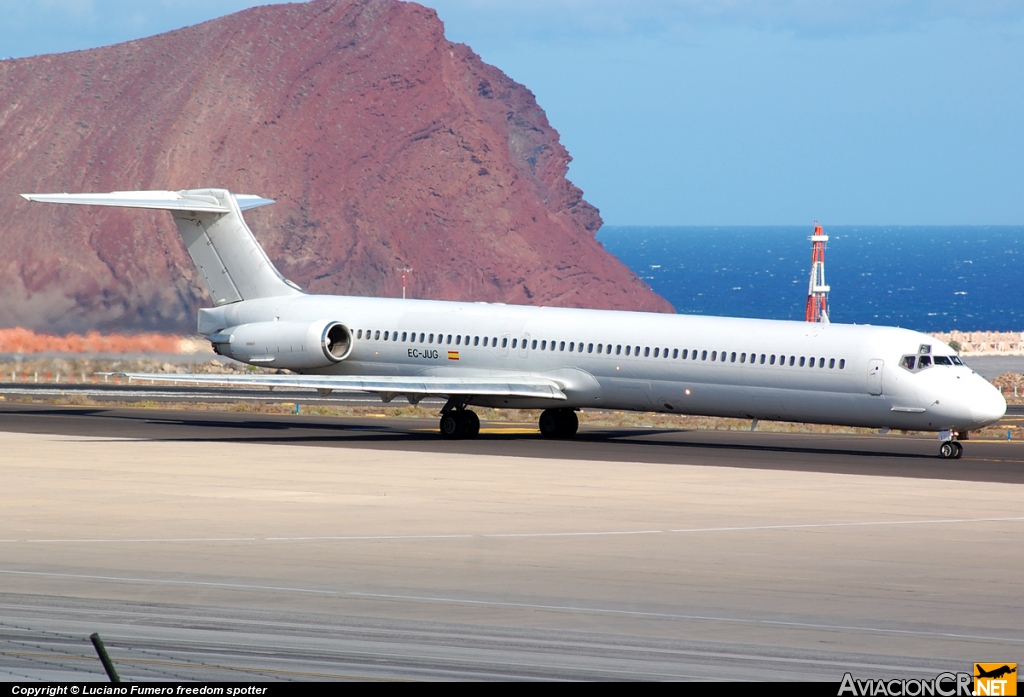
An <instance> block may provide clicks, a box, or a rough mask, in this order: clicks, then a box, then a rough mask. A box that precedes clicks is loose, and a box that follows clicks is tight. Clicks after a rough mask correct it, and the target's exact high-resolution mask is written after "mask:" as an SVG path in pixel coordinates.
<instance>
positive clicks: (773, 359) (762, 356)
mask: <svg viewBox="0 0 1024 697" xmlns="http://www.w3.org/2000/svg"><path fill="white" fill-rule="evenodd" d="M764 359H765V355H764V354H763V353H762V354H761V365H764ZM772 363H775V356H772Z"/></svg>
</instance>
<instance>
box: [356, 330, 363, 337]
mask: <svg viewBox="0 0 1024 697" xmlns="http://www.w3.org/2000/svg"><path fill="white" fill-rule="evenodd" d="M356 338H357V339H362V338H363V330H362V329H360V330H359V331H357V332H356Z"/></svg>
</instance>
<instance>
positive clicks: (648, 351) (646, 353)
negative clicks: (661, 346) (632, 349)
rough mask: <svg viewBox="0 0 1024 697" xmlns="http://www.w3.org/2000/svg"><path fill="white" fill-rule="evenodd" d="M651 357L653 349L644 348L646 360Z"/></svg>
mask: <svg viewBox="0 0 1024 697" xmlns="http://www.w3.org/2000/svg"><path fill="white" fill-rule="evenodd" d="M650 355H651V347H650V346H645V347H644V358H647V357H648V356H650Z"/></svg>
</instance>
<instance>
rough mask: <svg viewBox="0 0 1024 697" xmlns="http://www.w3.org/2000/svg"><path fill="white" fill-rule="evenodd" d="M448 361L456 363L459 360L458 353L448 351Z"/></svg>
mask: <svg viewBox="0 0 1024 697" xmlns="http://www.w3.org/2000/svg"><path fill="white" fill-rule="evenodd" d="M448 360H450V361H457V360H459V352H458V351H449V352H448Z"/></svg>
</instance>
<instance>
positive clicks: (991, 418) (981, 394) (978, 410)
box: [971, 383, 1006, 427]
mask: <svg viewBox="0 0 1024 697" xmlns="http://www.w3.org/2000/svg"><path fill="white" fill-rule="evenodd" d="M979 387H980V388H981V389H979V390H977V391H976V392H975V394H973V395H972V396H971V397H972V398H971V417H972V418H973V419H974V421H976V422H977V423H978V424H979V427H981V426H988V425H990V424H994V423H995V422H997V421H999V419H1001V418H1003V415H1004V414H1006V400H1005V399H1003V395H1002V394H1001V393H1000V392H999V390H998V389H996V388H995V387H993V386H992V385H990V384H988V383H985V384H984V385H979Z"/></svg>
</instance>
